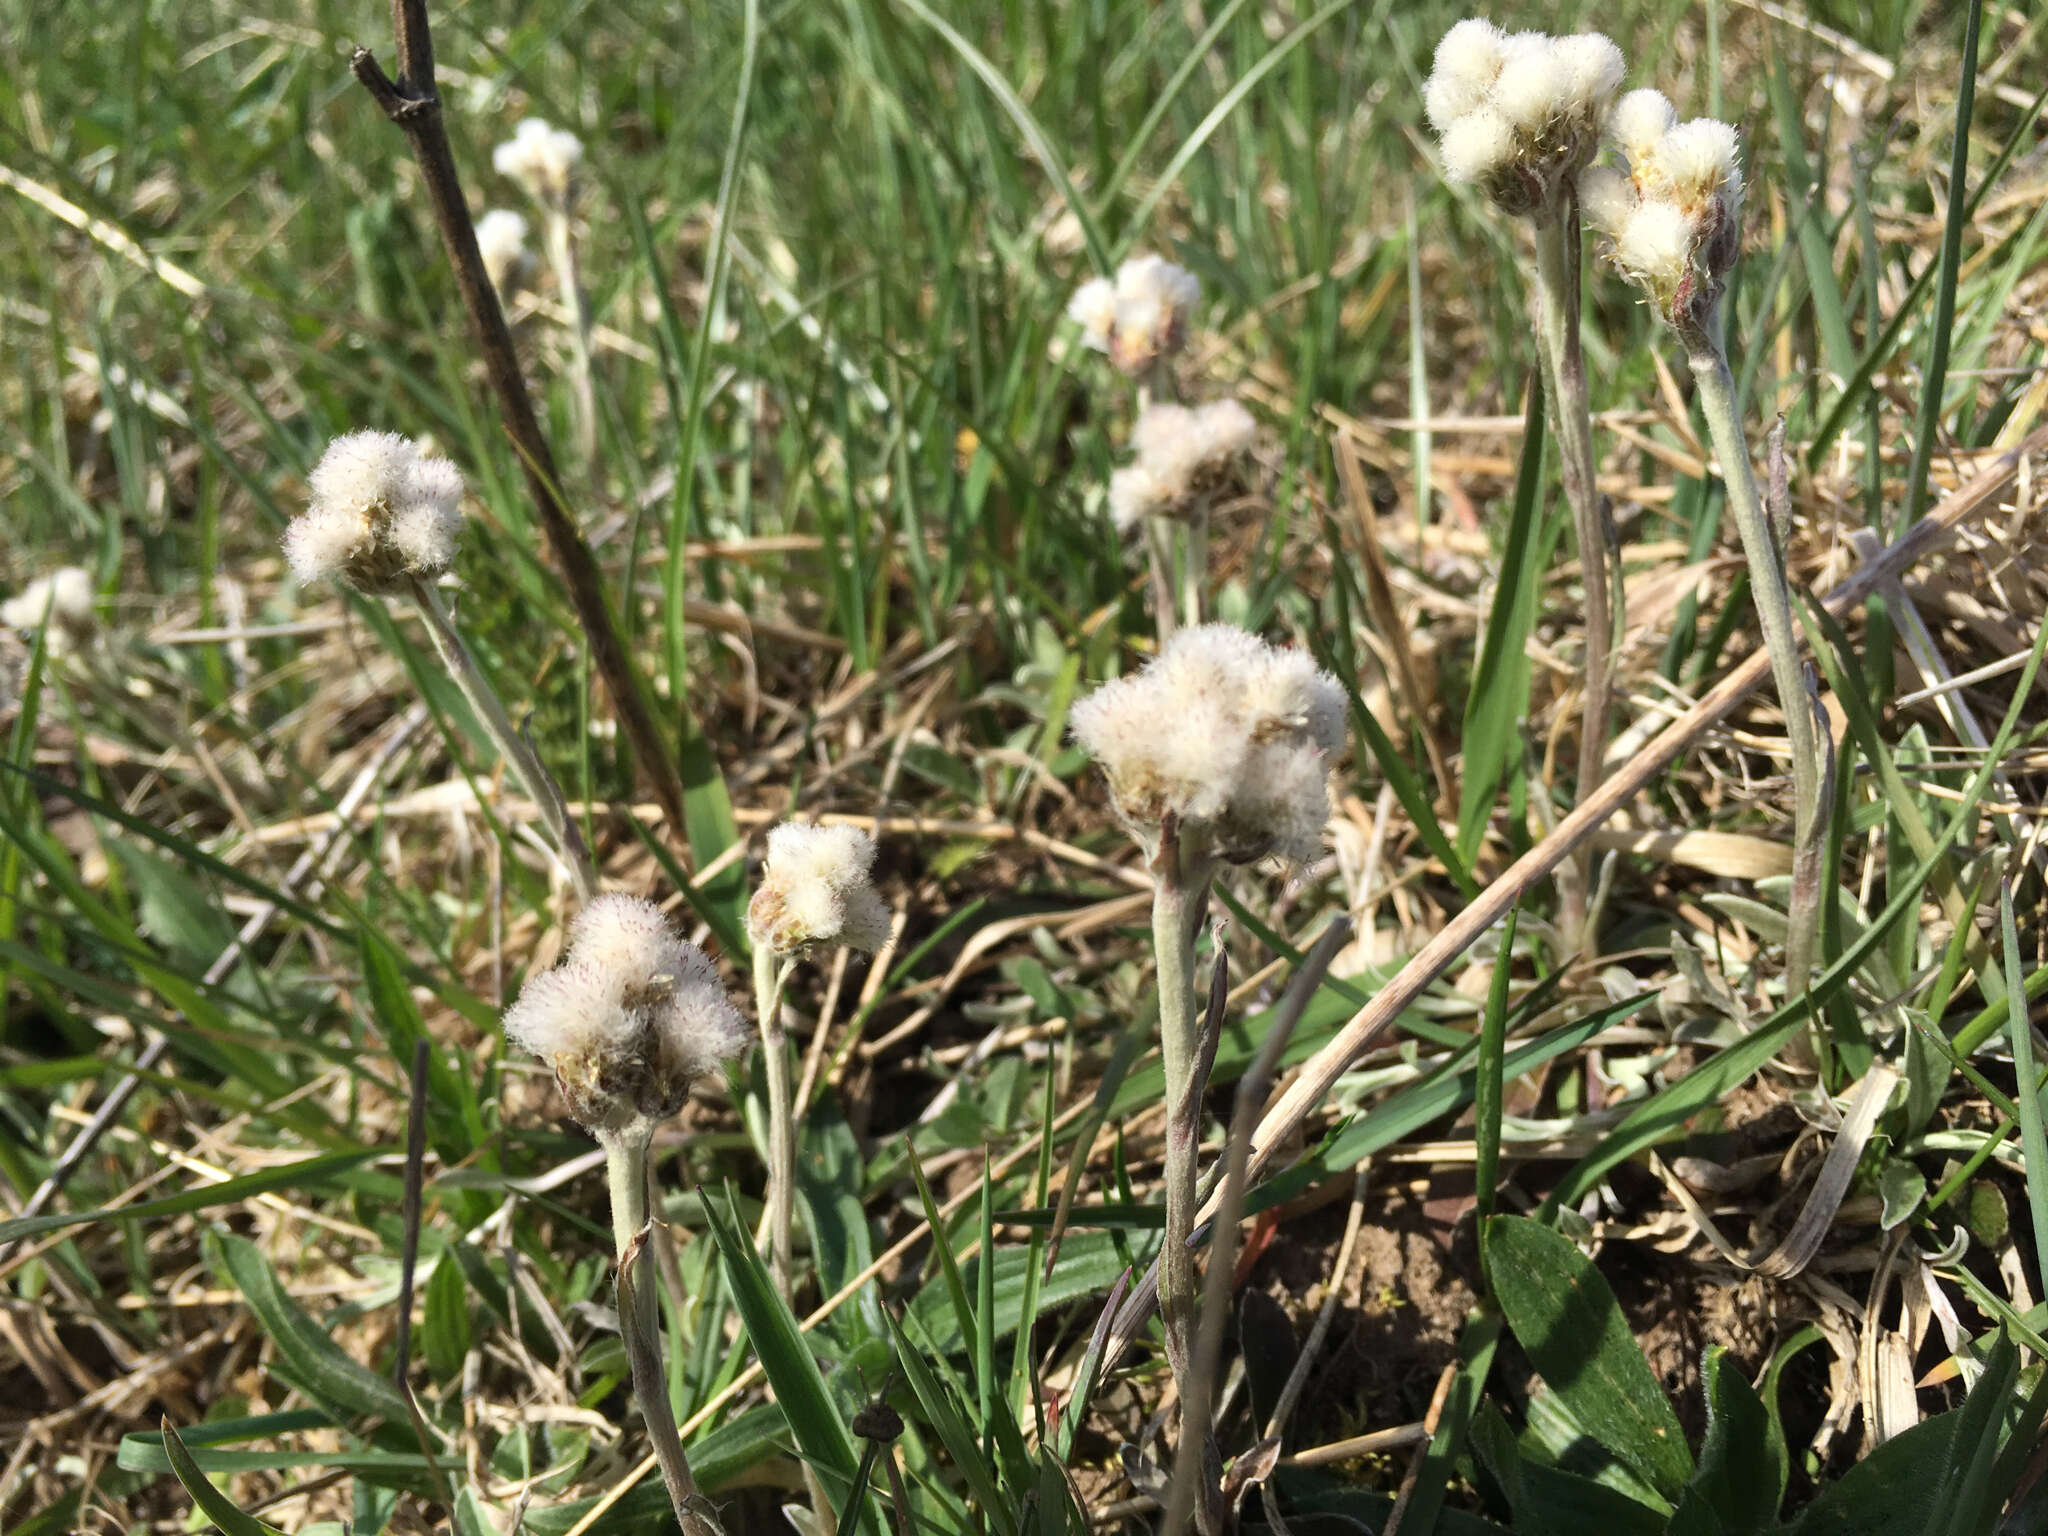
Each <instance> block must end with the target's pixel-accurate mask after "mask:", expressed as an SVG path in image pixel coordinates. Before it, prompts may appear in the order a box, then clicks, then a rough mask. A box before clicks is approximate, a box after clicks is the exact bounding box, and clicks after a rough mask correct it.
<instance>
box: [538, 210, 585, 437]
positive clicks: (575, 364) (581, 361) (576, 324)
mask: <svg viewBox="0 0 2048 1536" xmlns="http://www.w3.org/2000/svg"><path fill="white" fill-rule="evenodd" d="M547 241H548V261H549V263H550V265H552V266H553V267H554V269H555V286H556V287H557V288H559V289H560V290H561V294H562V307H563V308H564V309H566V310H568V311H569V383H570V387H571V391H572V392H571V394H570V397H569V398H570V401H571V402H572V404H573V407H574V411H575V416H574V420H573V421H572V423H571V425H572V427H573V428H574V431H575V434H576V457H577V459H578V460H579V461H580V462H581V463H582V465H583V468H584V469H585V471H586V472H589V473H593V474H594V473H595V471H596V467H597V384H596V380H595V373H594V369H593V366H592V363H591V353H590V332H591V325H590V301H589V299H588V298H587V297H586V296H585V294H584V292H583V277H582V272H581V270H580V269H579V268H578V266H577V264H576V233H575V229H574V227H573V225H572V222H571V220H570V218H569V210H568V207H567V206H566V205H565V204H560V203H551V204H550V205H549V206H548V210H547Z"/></svg>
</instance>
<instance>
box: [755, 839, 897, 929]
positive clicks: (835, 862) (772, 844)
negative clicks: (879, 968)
mask: <svg viewBox="0 0 2048 1536" xmlns="http://www.w3.org/2000/svg"><path fill="white" fill-rule="evenodd" d="M874 866H875V843H874V839H873V838H871V837H869V836H868V835H867V833H865V832H863V831H862V830H861V829H860V828H858V827H849V826H839V825H835V826H829V827H814V826H807V825H805V824H804V823H802V822H794V821H786V822H784V823H782V824H781V825H780V826H778V827H775V828H773V829H771V830H770V832H769V833H768V861H767V865H766V868H765V869H764V870H763V872H762V878H761V886H760V889H759V890H757V891H755V892H754V899H753V900H752V901H750V902H749V903H748V904H747V929H748V931H749V932H750V933H751V934H752V935H753V939H754V942H755V943H756V944H765V945H767V946H768V947H769V948H770V949H772V950H774V951H775V953H777V954H778V955H791V954H796V953H798V952H800V951H802V950H804V949H807V948H809V947H811V946H813V945H820V944H844V945H845V946H846V947H847V948H848V949H859V950H865V951H867V952H868V953H869V954H873V953H875V952H876V951H878V950H880V949H882V948H883V947H884V946H886V945H887V944H888V942H889V907H888V903H886V902H885V901H883V900H882V895H881V892H879V891H877V890H876V889H875V881H874Z"/></svg>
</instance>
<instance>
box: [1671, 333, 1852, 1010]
mask: <svg viewBox="0 0 2048 1536" xmlns="http://www.w3.org/2000/svg"><path fill="white" fill-rule="evenodd" d="M1688 360H1689V361H1690V363H1691V365H1692V374H1693V378H1694V380H1696V381H1697V383H1698V385H1699V395H1700V407H1701V410H1702V413H1703V414H1704V415H1705V416H1706V418H1707V430H1708V432H1709V433H1710V434H1711V435H1712V437H1713V440H1714V453H1715V455H1716V457H1718V458H1719V459H1720V461H1721V476H1722V480H1723V482H1724V483H1725V484H1726V486H1727V489H1728V510H1729V511H1730V512H1731V513H1733V514H1734V517H1735V529H1736V532H1737V533H1738V534H1739V535H1740V536H1741V539H1742V553H1743V557H1744V559H1745V561H1746V562H1747V564H1748V566H1749V590H1750V595H1751V596H1752V597H1753V598H1754V599H1755V600H1756V614H1757V620H1758V622H1759V623H1760V624H1761V625H1762V627H1763V632H1764V648H1765V650H1767V651H1768V652H1769V653H1770V658H1771V680H1772V682H1774V683H1775V684H1776V685H1777V689H1778V706H1779V708H1780V710H1781V711H1782V712H1783V714H1784V716H1785V735H1786V738H1787V740H1788V742H1789V744H1790V746H1791V752H1792V795H1793V815H1792V847H1793V870H1792V896H1791V902H1790V908H1789V911H1788V912H1787V917H1786V924H1787V925H1786V931H1785V996H1786V997H1787V998H1795V997H1798V996H1799V995H1800V994H1801V993H1803V992H1804V991H1805V990H1806V983H1807V979H1808V977H1809V976H1810V975H1811V973H1812V969H1813V958H1814V948H1815V941H1816V938H1817V935H1818V932H1819V928H1820V888H1821V884H1822V881H1821V878H1820V875H1821V870H1820V861H1821V854H1822V850H1821V847H1820V840H1821V839H1822V838H1823V837H1824V836H1825V823H1824V821H1823V820H1822V807H1821V799H1822V784H1823V782H1824V780H1825V779H1826V776H1827V757H1826V755H1825V751H1824V749H1823V748H1822V746H1821V742H1820V737H1819V733H1818V731H1817V730H1816V728H1815V721H1814V705H1813V700H1812V698H1811V696H1810V694H1809V692H1808V690H1807V686H1806V673H1805V669H1804V668H1803V667H1802V666H1801V664H1800V660H1799V644H1798V632H1797V630H1796V629H1795V628H1794V626H1793V619H1792V593H1791V586H1790V583H1789V582H1788V580H1787V579H1786V575H1785V562H1784V555H1783V552H1782V551H1781V550H1780V549H1779V548H1778V541H1777V539H1776V538H1774V537H1773V536H1772V532H1771V524H1770V518H1769V515H1768V514H1767V513H1766V511H1765V509H1764V505H1763V498H1762V496H1761V495H1760V494H1759V492H1758V490H1757V483H1756V474H1755V472H1754V470H1753V469H1752V468H1751V466H1750V462H1749V443H1748V439H1747V438H1746V437H1745V435H1744V433H1743V430H1742V419H1741V417H1740V415H1739V414H1738V413H1737V409H1736V404H1735V380H1734V377H1733V375H1731V374H1730V373H1729V371H1728V354H1727V350H1726V348H1725V347H1723V346H1722V345H1721V342H1720V338H1719V337H1718V336H1709V337H1708V338H1706V343H1705V345H1703V346H1700V347H1696V348H1694V349H1692V352H1691V356H1690V358H1689V359H1688ZM1830 746H1832V743H1830Z"/></svg>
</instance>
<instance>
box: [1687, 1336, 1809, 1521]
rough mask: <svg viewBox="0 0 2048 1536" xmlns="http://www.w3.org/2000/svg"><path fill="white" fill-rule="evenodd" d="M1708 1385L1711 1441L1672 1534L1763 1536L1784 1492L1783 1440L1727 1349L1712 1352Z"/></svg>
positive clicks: (1702, 1455)
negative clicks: (1730, 1362) (1731, 1360)
mask: <svg viewBox="0 0 2048 1536" xmlns="http://www.w3.org/2000/svg"><path fill="white" fill-rule="evenodd" d="M1706 1383H1707V1440H1706V1444H1705V1445H1704V1446H1702V1447H1701V1448H1700V1464H1699V1470H1698V1471H1696V1472H1695V1473H1693V1477H1692V1481H1691V1482H1689V1483H1687V1484H1686V1487H1685V1493H1684V1495H1683V1496H1682V1497H1681V1498H1680V1499H1679V1501H1678V1508H1676V1509H1675V1510H1673V1511H1672V1512H1671V1525H1670V1529H1669V1533H1668V1536H1749V1533H1752V1532H1754V1533H1758V1536H1761V1533H1763V1532H1766V1531H1772V1530H1775V1529H1776V1528H1777V1524H1778V1501H1779V1500H1780V1499H1782V1498H1783V1497H1784V1496H1785V1476H1786V1472H1787V1463H1786V1456H1785V1442H1784V1439H1783V1437H1782V1435H1781V1434H1780V1432H1779V1430H1778V1426H1777V1425H1776V1423H1774V1422H1773V1420H1772V1419H1771V1416H1770V1415H1769V1414H1768V1413H1766V1412H1765V1411H1764V1405H1763V1399H1761V1398H1759V1397H1758V1396H1757V1395H1756V1392H1755V1390H1754V1389H1753V1388H1752V1387H1751V1386H1750V1384H1749V1382H1748V1381H1747V1380H1746V1379H1745V1378H1744V1377H1743V1375H1742V1372H1741V1371H1739V1370H1737V1369H1736V1368H1735V1367H1734V1366H1732V1365H1731V1364H1729V1361H1728V1352H1727V1351H1726V1350H1724V1349H1721V1348H1718V1347H1716V1348H1714V1349H1711V1350H1709V1351H1708V1353H1707V1365H1706Z"/></svg>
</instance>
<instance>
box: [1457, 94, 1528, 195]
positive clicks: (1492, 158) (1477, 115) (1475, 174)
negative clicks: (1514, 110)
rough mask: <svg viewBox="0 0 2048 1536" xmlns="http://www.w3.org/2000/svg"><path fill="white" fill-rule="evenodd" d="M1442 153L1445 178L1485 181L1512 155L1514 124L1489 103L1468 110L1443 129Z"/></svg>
mask: <svg viewBox="0 0 2048 1536" xmlns="http://www.w3.org/2000/svg"><path fill="white" fill-rule="evenodd" d="M1442 153H1443V159H1444V176H1445V177H1446V179H1448V180H1450V181H1453V182H1461V183H1462V182H1478V181H1484V180H1485V179H1486V178H1487V177H1489V176H1491V175H1492V174H1493V173H1494V172H1495V171H1497V170H1499V169H1500V168H1501V167H1502V166H1504V165H1506V164H1507V163H1508V161H1509V160H1511V159H1513V158H1514V153H1515V130H1514V127H1513V125H1512V124H1510V123H1509V122H1508V120H1507V119H1506V118H1505V117H1503V116H1501V115H1500V113H1498V112H1496V111H1494V110H1493V109H1492V108H1491V107H1482V108H1481V109H1480V110H1479V111H1477V112H1468V113H1466V114H1465V116H1463V117H1461V118H1459V119H1458V120H1457V121H1456V122H1454V123H1452V124H1451V126H1450V127H1449V128H1448V129H1446V130H1445V132H1444V137H1443V146H1442Z"/></svg>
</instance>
